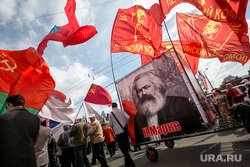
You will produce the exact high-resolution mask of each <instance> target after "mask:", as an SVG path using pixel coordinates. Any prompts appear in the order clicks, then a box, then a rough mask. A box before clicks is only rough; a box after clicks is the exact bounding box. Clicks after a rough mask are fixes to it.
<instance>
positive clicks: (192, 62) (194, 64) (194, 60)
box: [141, 40, 199, 74]
mask: <svg viewBox="0 0 250 167" xmlns="http://www.w3.org/2000/svg"><path fill="white" fill-rule="evenodd" d="M172 43H173V45H174V47H175V50H176V52H177V53H178V54H179V56H180V57H181V58H182V59H183V60H184V61H185V62H186V63H187V65H188V66H189V67H190V68H191V69H192V71H193V73H194V74H196V73H197V70H198V65H199V57H194V56H191V55H189V54H185V53H183V50H182V46H181V43H180V41H178V40H177V41H172ZM172 43H171V42H170V41H166V42H162V44H161V47H160V53H161V54H162V53H164V52H166V51H167V50H169V49H171V54H172V55H175V52H174V49H173V45H172ZM173 57H174V59H175V61H176V63H177V66H178V68H179V70H180V72H182V67H181V66H180V63H179V61H178V59H177V58H176V56H173ZM152 60H153V58H152V57H150V56H146V55H141V63H142V66H143V65H144V64H147V63H148V62H150V61H152Z"/></svg>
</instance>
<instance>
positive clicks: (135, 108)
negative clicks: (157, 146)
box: [117, 51, 208, 144]
mask: <svg viewBox="0 0 250 167" xmlns="http://www.w3.org/2000/svg"><path fill="white" fill-rule="evenodd" d="M117 87H118V91H119V94H120V98H121V100H122V104H123V106H124V110H125V111H126V112H127V113H128V114H129V116H130V119H131V120H133V121H131V122H130V125H129V128H130V132H129V133H130V137H131V143H132V144H133V143H137V144H139V143H140V144H141V143H147V142H154V141H159V140H166V138H177V137H180V136H183V135H187V134H194V133H196V132H203V131H205V130H207V128H205V127H204V126H203V125H204V124H206V125H208V121H207V118H206V116H205V114H204V110H202V108H201V111H199V109H198V108H197V106H196V103H195V101H194V99H193V97H192V95H191V94H190V90H189V88H188V87H187V84H186V82H185V80H184V79H183V76H182V74H181V73H180V71H179V69H178V67H177V64H176V62H175V60H174V58H173V56H172V54H171V52H170V51H167V52H165V53H163V54H162V55H161V57H160V58H158V59H154V60H152V61H151V62H149V63H147V64H145V65H144V66H142V67H140V68H138V69H137V70H135V71H134V72H132V73H131V74H129V75H127V76H126V77H124V78H122V79H121V80H119V81H118V82H117Z"/></svg>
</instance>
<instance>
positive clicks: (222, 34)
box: [176, 13, 250, 65]
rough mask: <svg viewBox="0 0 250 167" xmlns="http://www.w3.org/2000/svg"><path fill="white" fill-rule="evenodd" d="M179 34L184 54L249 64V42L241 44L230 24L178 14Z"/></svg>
mask: <svg viewBox="0 0 250 167" xmlns="http://www.w3.org/2000/svg"><path fill="white" fill-rule="evenodd" d="M176 20H177V27H178V33H179V37H180V41H181V44H182V48H183V52H184V53H187V54H189V55H192V56H196V57H200V58H216V57H217V58H218V59H219V60H220V61H221V62H226V61H234V62H239V63H241V64H242V65H244V64H245V63H247V62H248V60H249V58H250V57H249V55H250V49H249V48H250V44H249V42H241V41H240V40H239V39H238V37H237V36H236V34H235V33H234V32H233V31H232V30H231V28H230V26H229V24H228V23H221V22H216V21H213V20H210V19H208V18H206V17H205V16H201V15H193V14H183V13H177V14H176Z"/></svg>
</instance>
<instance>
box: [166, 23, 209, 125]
mask: <svg viewBox="0 0 250 167" xmlns="http://www.w3.org/2000/svg"><path fill="white" fill-rule="evenodd" d="M164 26H165V28H166V31H167V34H168V37H169V40H170V42H171V44H172V46H173V49H174V53H175V55H176V57H177V59H178V61H179V63H180V65H181V68H182V70H183V72H184V74H185V78H186V79H187V80H188V82H189V83H190V86H191V87H192V91H194V92H195V90H194V87H193V85H192V84H191V81H190V78H189V77H188V75H187V71H186V69H185V68H184V66H183V64H182V62H181V59H180V57H179V55H178V53H177V52H176V50H175V47H174V44H173V42H172V39H171V37H170V34H169V32H168V28H167V25H166V22H165V21H164ZM190 93H191V92H190ZM195 94H196V92H195ZM203 94H204V92H203ZM204 95H205V94H204ZM191 96H192V95H191ZM193 98H197V96H195V97H193ZM194 100H195V99H194ZM197 100H198V99H197ZM198 103H199V105H200V107H201V104H200V101H199V100H198ZM197 108H198V106H197ZM201 109H202V110H203V108H202V107H201ZM198 110H199V109H198ZM203 111H204V110H203ZM200 114H201V116H202V118H203V120H204V122H205V123H207V122H208V120H207V119H208V118H207V117H206V116H205V115H204V114H205V111H204V113H203V114H202V113H200ZM210 125H211V126H212V124H211V123H210Z"/></svg>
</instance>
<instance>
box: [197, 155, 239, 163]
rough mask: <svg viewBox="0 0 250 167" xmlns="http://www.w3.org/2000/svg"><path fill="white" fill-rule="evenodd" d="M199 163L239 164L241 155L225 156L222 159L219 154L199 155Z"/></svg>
mask: <svg viewBox="0 0 250 167" xmlns="http://www.w3.org/2000/svg"><path fill="white" fill-rule="evenodd" d="M200 160H201V162H241V161H242V155H241V154H238V155H237V154H227V155H226V156H225V157H224V158H223V157H222V155H221V154H218V155H215V154H200Z"/></svg>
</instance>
